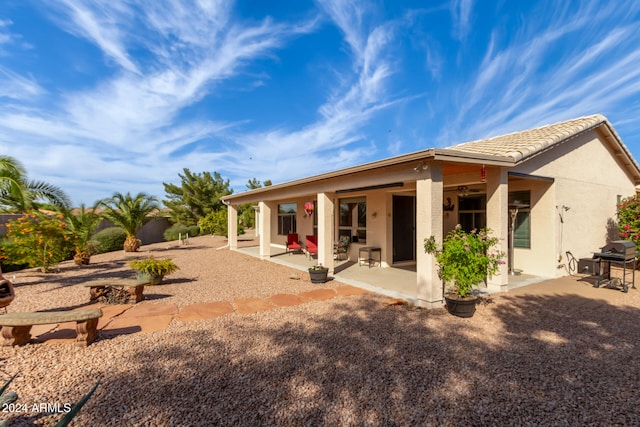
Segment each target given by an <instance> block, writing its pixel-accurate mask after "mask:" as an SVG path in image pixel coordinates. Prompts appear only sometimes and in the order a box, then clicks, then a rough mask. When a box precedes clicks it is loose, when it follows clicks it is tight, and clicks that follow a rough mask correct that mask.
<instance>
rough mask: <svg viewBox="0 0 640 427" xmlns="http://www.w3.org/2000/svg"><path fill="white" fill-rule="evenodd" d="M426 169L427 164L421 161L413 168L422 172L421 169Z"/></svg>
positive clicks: (427, 167)
mask: <svg viewBox="0 0 640 427" xmlns="http://www.w3.org/2000/svg"><path fill="white" fill-rule="evenodd" d="M427 169H429V165H428V164H426V163H423V162H420V163H418V164H417V165H416V167H415V168H413V170H414V171H415V172H422V171H426V170H427Z"/></svg>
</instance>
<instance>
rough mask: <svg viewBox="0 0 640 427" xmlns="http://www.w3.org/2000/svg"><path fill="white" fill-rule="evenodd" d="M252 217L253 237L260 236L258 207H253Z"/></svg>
mask: <svg viewBox="0 0 640 427" xmlns="http://www.w3.org/2000/svg"><path fill="white" fill-rule="evenodd" d="M253 210H254V215H253V218H254V220H253V231H254V232H255V236H256V237H258V236H260V206H258V205H254V206H253Z"/></svg>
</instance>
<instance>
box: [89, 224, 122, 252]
mask: <svg viewBox="0 0 640 427" xmlns="http://www.w3.org/2000/svg"><path fill="white" fill-rule="evenodd" d="M126 238H127V233H125V232H124V230H123V229H121V228H120V227H109V228H105V229H104V230H100V231H98V232H97V233H96V234H94V235H93V237H92V238H91V239H92V240H95V241H97V242H98V243H99V245H98V247H97V249H96V253H99V254H103V253H106V252H113V251H119V250H122V246H123V245H124V240H125V239H126Z"/></svg>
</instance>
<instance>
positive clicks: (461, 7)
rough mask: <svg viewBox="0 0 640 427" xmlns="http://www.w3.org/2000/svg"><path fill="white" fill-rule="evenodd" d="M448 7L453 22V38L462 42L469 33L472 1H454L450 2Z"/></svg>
mask: <svg viewBox="0 0 640 427" xmlns="http://www.w3.org/2000/svg"><path fill="white" fill-rule="evenodd" d="M450 7H451V17H452V20H453V29H452V33H453V36H454V37H455V38H456V39H458V40H462V39H464V38H465V37H467V35H468V34H469V32H470V31H471V12H472V11H473V0H454V1H452V2H451V6H450Z"/></svg>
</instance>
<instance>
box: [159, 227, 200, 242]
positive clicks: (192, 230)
mask: <svg viewBox="0 0 640 427" xmlns="http://www.w3.org/2000/svg"><path fill="white" fill-rule="evenodd" d="M199 233H200V228H199V227H198V226H197V225H184V224H173V225H172V226H171V227H169V228H167V229H166V230H165V231H164V234H163V236H164V240H166V241H167V242H169V241H172V240H178V238H179V237H180V236H181V235H182V238H183V239H184V238H185V236H186V235H187V234H189V237H195V236H197V235H198V234H199Z"/></svg>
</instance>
